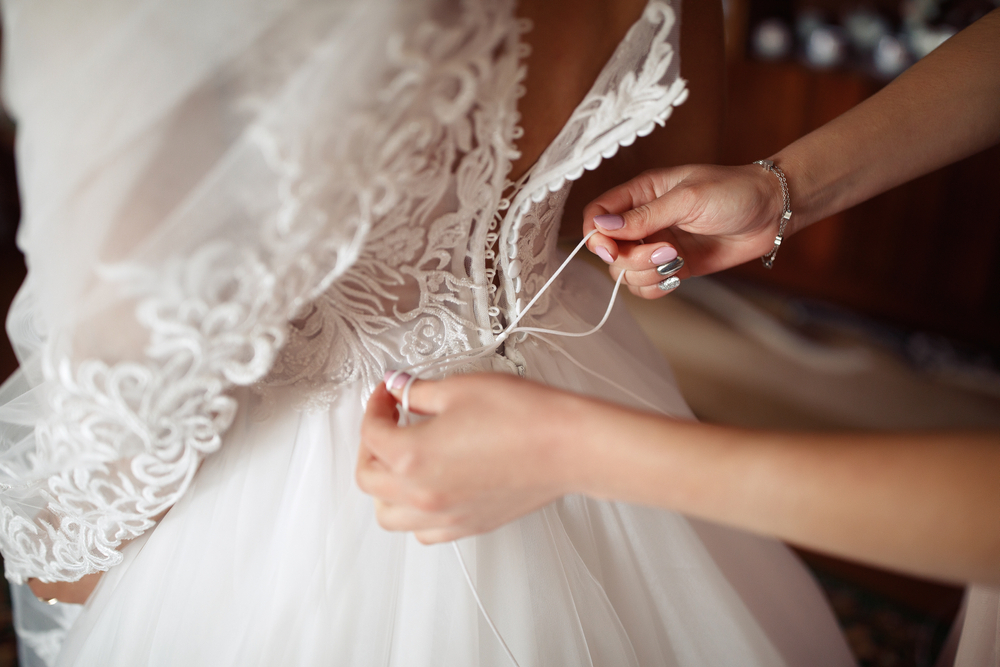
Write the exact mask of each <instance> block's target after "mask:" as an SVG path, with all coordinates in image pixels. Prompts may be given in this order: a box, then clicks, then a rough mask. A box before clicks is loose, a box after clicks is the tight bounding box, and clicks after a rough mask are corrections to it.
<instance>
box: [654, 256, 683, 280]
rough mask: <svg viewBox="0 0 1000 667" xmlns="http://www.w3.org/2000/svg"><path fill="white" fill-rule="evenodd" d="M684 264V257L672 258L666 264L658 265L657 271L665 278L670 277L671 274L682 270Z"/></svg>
mask: <svg viewBox="0 0 1000 667" xmlns="http://www.w3.org/2000/svg"><path fill="white" fill-rule="evenodd" d="M682 266H684V258H683V257H677V258H675V259H672V260H670V261H669V262H667V263H666V264H660V265H659V266H658V267H656V272H657V273H659V274H660V275H661V276H663V277H665V278H669V277H670V276H672V275H674V274H675V273H677V272H678V271H680V270H681V267H682Z"/></svg>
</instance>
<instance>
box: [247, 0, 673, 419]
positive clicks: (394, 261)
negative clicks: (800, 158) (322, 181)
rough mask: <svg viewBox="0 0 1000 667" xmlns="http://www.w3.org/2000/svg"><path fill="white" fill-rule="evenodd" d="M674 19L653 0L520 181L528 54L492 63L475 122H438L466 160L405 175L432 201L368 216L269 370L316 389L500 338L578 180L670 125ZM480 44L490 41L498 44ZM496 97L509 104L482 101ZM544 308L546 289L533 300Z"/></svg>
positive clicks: (273, 377)
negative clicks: (358, 244)
mask: <svg viewBox="0 0 1000 667" xmlns="http://www.w3.org/2000/svg"><path fill="white" fill-rule="evenodd" d="M676 28H677V24H676V20H675V15H674V13H673V10H672V9H671V8H670V6H669V4H667V3H663V2H651V3H649V5H648V6H647V8H646V10H645V12H644V13H643V16H642V18H641V19H640V20H639V21H638V22H637V23H636V24H635V25H634V26H633V27H632V29H631V31H630V32H629V33H628V36H627V37H626V38H625V40H624V41H623V42H622V44H621V45H620V46H619V48H618V49H617V50H616V52H615V54H614V56H613V58H612V60H611V61H610V62H609V63H608V64H607V66H606V67H605V68H604V70H603V72H602V74H601V75H600V77H599V78H598V80H597V81H596V82H595V83H594V85H593V87H592V89H591V91H590V92H589V94H588V95H587V96H586V98H585V99H584V100H583V101H582V102H581V103H580V105H579V106H578V107H577V109H576V111H575V112H574V113H573V115H572V117H571V118H570V120H569V121H568V122H567V124H566V126H565V127H564V129H563V130H562V131H561V132H560V134H559V135H558V137H557V138H556V139H555V140H554V142H553V143H552V144H551V145H550V146H549V148H548V149H547V150H546V151H545V152H544V153H543V155H542V156H541V157H540V159H539V160H538V162H537V163H536V164H535V165H534V167H533V168H532V169H531V170H530V171H529V173H528V174H526V176H525V177H524V178H523V179H521V182H520V183H517V184H514V183H511V182H510V181H509V180H506V175H507V173H508V172H509V171H510V160H511V159H512V158H514V157H516V156H517V153H516V151H515V150H514V147H513V141H514V140H516V139H517V138H519V136H520V129H519V128H518V127H517V126H516V125H515V119H516V118H517V114H516V108H515V103H516V99H517V98H518V97H519V96H520V95H519V90H518V89H519V82H520V81H521V80H522V79H523V76H524V69H523V66H520V65H518V64H517V63H516V61H513V60H510V61H508V62H506V63H503V64H498V66H497V67H496V70H495V72H494V76H493V77H490V78H489V79H487V80H480V81H479V82H477V84H476V86H475V91H474V92H473V91H471V90H470V91H469V93H468V95H467V96H466V97H465V99H464V101H463V104H464V105H465V106H464V107H463V108H458V107H457V106H456V107H455V108H454V109H453V111H454V112H455V113H456V115H458V116H459V117H461V118H467V119H469V123H468V124H466V123H461V124H458V125H457V126H454V127H448V126H447V125H444V124H442V126H441V127H439V128H435V131H436V132H438V133H439V134H438V135H437V136H439V150H440V151H441V152H442V153H443V154H444V155H446V156H447V159H446V160H443V161H442V163H454V164H456V165H457V166H456V167H455V168H454V169H453V170H452V171H451V172H448V171H447V170H446V169H438V170H428V169H421V171H420V174H419V175H417V174H414V177H413V178H407V179H405V180H403V182H404V183H407V184H409V185H411V187H412V188H413V189H414V190H416V191H418V192H419V191H424V192H426V191H427V190H428V189H429V188H430V183H431V182H432V181H436V182H438V183H439V184H440V189H439V190H438V191H437V198H436V200H434V201H428V200H427V199H426V198H424V199H423V200H422V201H421V202H420V203H421V204H422V205H423V206H424V207H426V208H427V209H429V210H428V212H427V213H422V212H421V213H417V212H415V210H414V209H415V207H414V205H413V203H412V202H414V201H416V200H417V199H418V198H417V197H412V198H411V199H410V200H409V202H408V203H406V204H405V205H402V206H396V207H394V208H393V209H392V211H391V212H390V214H389V215H387V216H385V217H384V218H383V219H382V220H380V221H379V222H378V223H377V224H376V225H375V226H374V227H373V229H372V231H371V233H370V235H369V237H368V240H367V242H366V244H365V247H364V248H363V249H362V251H361V253H360V255H359V257H358V259H357V261H356V262H355V264H354V265H353V266H352V267H351V269H349V270H348V271H347V273H346V275H345V276H344V278H342V279H341V280H339V281H338V282H336V283H334V284H333V285H331V286H330V288H329V289H328V290H327V291H326V292H325V293H324V294H322V295H321V296H320V297H319V298H318V299H317V300H316V301H315V302H313V303H312V304H311V305H310V308H309V311H308V313H307V314H305V315H304V316H303V317H301V318H299V319H297V320H295V321H294V322H293V323H292V325H291V326H290V328H289V333H288V343H287V344H286V346H285V348H284V349H283V350H282V352H281V354H280V355H279V357H278V361H277V363H276V365H275V368H274V369H273V370H272V372H271V374H270V375H269V376H268V377H267V379H266V380H265V381H264V383H263V384H264V385H265V386H275V385H288V384H299V385H301V386H303V387H308V388H309V396H310V399H311V402H315V401H317V400H325V399H327V398H329V396H330V392H335V391H336V389H337V387H338V386H339V385H342V384H344V383H346V382H351V381H355V380H361V381H362V382H364V383H365V385H366V388H367V389H368V390H369V391H370V389H372V388H374V386H375V384H377V383H378V382H379V381H381V378H382V375H383V374H384V372H385V370H386V369H387V368H389V369H391V368H398V367H403V366H412V365H414V364H418V363H420V362H424V361H427V360H430V359H436V358H440V357H443V356H445V355H449V354H455V353H457V352H461V351H463V350H468V349H470V348H471V347H476V346H478V345H480V344H487V343H489V342H492V341H493V340H494V339H495V336H497V335H498V334H499V333H500V332H501V331H502V330H503V325H504V323H506V322H509V321H510V320H511V319H512V317H513V316H514V315H515V314H517V313H520V312H521V309H522V308H523V306H524V304H525V303H526V302H527V300H528V299H530V297H531V296H533V295H534V294H535V293H536V292H537V291H538V290H539V288H540V287H541V285H542V284H543V283H544V282H545V280H546V279H547V278H548V277H549V275H550V273H551V270H552V268H553V267H552V259H553V258H554V253H555V244H556V236H557V233H558V228H559V223H560V221H561V219H562V211H563V207H564V205H565V202H566V198H567V195H568V194H569V187H570V183H571V182H572V181H574V180H576V179H577V178H579V177H580V176H581V175H582V174H583V172H584V170H591V169H595V168H596V167H597V166H598V165H599V164H600V162H601V160H602V159H604V158H608V157H611V156H613V155H614V154H615V153H616V152H617V151H618V149H619V147H620V146H628V145H631V144H632V143H633V142H634V141H635V140H636V138H637V137H641V136H645V135H646V134H649V133H650V132H651V131H652V130H653V128H654V127H655V126H656V125H657V124H661V125H662V124H663V122H664V121H665V120H666V119H667V118H668V117H669V115H670V113H671V110H672V108H673V106H675V105H678V104H681V103H682V102H683V101H684V100H685V99H686V97H687V89H686V88H685V87H684V81H683V80H682V79H680V78H679V76H678V71H679V70H678V63H677V59H676V55H675V53H674V50H673V46H672V42H676V35H673V40H671V36H672V33H673V32H674V31H675V30H676ZM525 29H526V26H524V25H523V24H520V25H519V27H518V28H517V29H516V30H515V31H513V32H512V33H511V34H508V35H507V36H506V38H505V41H503V43H502V47H503V48H504V49H507V50H509V51H510V52H512V53H513V52H516V53H518V54H519V55H520V56H523V55H524V49H525V45H523V44H521V43H519V42H518V41H517V40H516V37H517V35H518V34H519V33H520V32H522V31H523V30H525ZM494 38H495V39H498V36H494ZM481 44H482V45H483V46H485V47H486V50H487V51H495V50H496V49H497V47H498V46H500V43H499V42H497V43H494V44H489V43H488V42H486V41H483V42H481ZM456 55H457V57H458V59H461V58H462V57H466V56H467V55H468V54H456ZM488 108H495V109H498V110H499V111H500V113H499V114H479V113H477V110H480V109H488ZM392 177H393V178H395V175H393V176H392ZM387 178H389V176H387ZM504 195H506V196H504ZM404 196H405V195H404ZM451 202H457V206H456V205H455V204H454V203H451ZM449 203H451V205H449ZM375 295H377V296H375ZM545 309H546V302H545V301H542V302H541V303H539V304H538V305H537V306H536V309H535V314H536V315H537V314H543V313H544V311H545ZM320 340H321V341H322V343H321V344H319V343H318V342H319V341H320ZM515 347H516V346H515V345H513V344H507V345H506V346H505V347H504V350H505V352H504V354H503V355H502V358H501V359H494V360H493V366H494V368H496V369H507V370H512V371H516V370H517V369H518V364H517V363H516V362H517V359H518V358H519V357H518V356H517V355H516V353H514V352H513V350H514V348H515ZM511 361H514V362H515V363H513V364H512V363H510V362H511Z"/></svg>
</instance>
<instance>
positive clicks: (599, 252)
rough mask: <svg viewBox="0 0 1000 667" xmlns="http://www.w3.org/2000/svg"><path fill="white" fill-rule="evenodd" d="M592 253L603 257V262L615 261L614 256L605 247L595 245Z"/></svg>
mask: <svg viewBox="0 0 1000 667" xmlns="http://www.w3.org/2000/svg"><path fill="white" fill-rule="evenodd" d="M594 254H595V255H597V256H598V257H600V258H601V259H603V260H604V263H605V264H611V263H612V262H614V261H615V258H614V257H612V256H611V253H610V252H608V249H607V248H603V247H601V246H597V248H596V249H595V250H594Z"/></svg>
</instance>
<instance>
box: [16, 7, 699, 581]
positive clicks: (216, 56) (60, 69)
mask: <svg viewBox="0 0 1000 667" xmlns="http://www.w3.org/2000/svg"><path fill="white" fill-rule="evenodd" d="M178 4H182V5H184V6H185V8H186V10H185V11H178V8H177V5H178ZM168 5H171V6H170V7H169V8H168ZM247 5H253V6H249V7H248V6H247ZM331 5H333V6H331ZM168 9H169V11H168ZM4 11H5V16H4V20H5V47H6V53H5V66H6V68H7V70H6V73H5V76H6V88H7V89H6V95H7V99H8V102H9V104H10V106H11V108H12V110H13V112H14V113H15V115H17V116H18V118H19V119H20V120H19V126H18V132H19V138H18V142H19V144H18V158H19V164H20V166H21V169H22V172H21V179H22V191H23V195H24V201H25V219H24V222H23V228H22V232H21V236H20V238H19V242H20V243H21V245H22V247H23V248H24V250H25V252H26V254H27V257H28V260H29V265H30V267H31V275H30V276H29V279H28V281H27V282H26V284H25V286H24V287H23V288H22V291H21V293H20V294H19V296H18V299H17V301H16V303H15V305H14V306H13V307H12V310H11V315H10V317H9V320H8V329H9V332H10V337H11V339H12V341H14V343H15V346H16V348H17V352H18V355H19V358H20V360H21V362H22V368H21V370H20V371H19V372H18V373H17V374H15V376H14V377H12V378H11V379H10V380H9V381H8V382H7V383H6V384H5V385H4V387H3V389H2V390H0V402H2V406H0V437H2V446H3V450H2V453H0V484H2V486H0V549H2V551H3V556H4V560H5V564H6V575H7V577H8V578H9V579H11V580H12V581H15V582H21V581H23V580H24V579H25V578H27V577H39V578H41V579H43V580H75V579H78V578H79V577H81V576H83V575H85V574H88V573H91V572H95V571H100V570H106V569H108V568H110V567H111V566H113V565H115V564H116V563H118V562H119V561H120V559H121V556H120V554H119V552H118V548H119V547H120V546H121V545H122V543H123V542H125V541H127V540H130V539H133V538H135V537H137V536H138V535H141V534H142V533H143V532H144V531H146V530H148V529H149V528H151V527H152V526H153V525H154V520H155V518H156V517H157V515H159V514H161V513H162V512H164V511H165V510H167V509H169V508H170V506H171V505H172V504H173V503H174V502H176V501H177V499H178V498H180V497H181V495H183V494H184V492H185V490H186V489H187V487H188V485H189V483H190V481H191V479H192V477H193V476H194V475H195V473H196V472H197V470H198V466H199V463H200V462H201V460H202V459H203V458H204V457H205V456H207V455H210V454H211V453H212V452H214V451H216V450H217V449H218V448H219V447H220V446H223V438H224V433H225V431H226V429H227V428H228V427H229V425H230V424H231V422H232V421H233V419H234V416H235V414H236V412H237V410H238V407H239V406H238V405H237V403H236V400H235V399H234V397H233V393H232V390H233V389H234V388H235V387H237V386H254V387H255V389H256V391H257V392H258V393H260V394H263V395H264V396H265V397H266V395H267V394H268V393H269V392H273V391H276V390H277V389H278V388H281V390H282V391H285V390H288V388H293V389H294V390H295V391H297V392H299V393H300V395H301V398H302V400H301V403H302V404H303V405H304V406H306V407H316V406H321V405H323V404H324V403H325V402H326V401H329V400H330V399H331V398H332V397H333V396H335V395H336V392H337V391H338V388H340V387H342V386H344V385H346V384H348V383H356V382H360V383H363V386H365V387H366V388H367V389H371V388H373V387H374V386H375V385H376V383H377V382H378V381H379V380H380V379H381V377H382V374H383V372H384V370H385V369H386V368H392V367H400V366H404V365H409V364H414V363H417V362H420V361H423V360H427V359H433V358H437V357H440V356H443V355H447V354H451V353H454V352H458V351H461V350H465V349H470V348H472V347H478V346H479V345H481V344H484V343H486V342H489V341H490V340H492V339H493V337H494V336H495V335H496V334H497V333H498V332H499V331H500V330H501V328H502V326H503V323H504V322H505V321H509V319H510V318H511V317H512V315H513V314H514V313H517V312H519V310H520V309H521V308H522V307H523V304H524V302H525V301H526V300H527V299H528V298H530V296H531V295H532V294H534V292H535V291H537V289H538V287H539V286H540V285H541V284H542V283H543V282H544V280H545V279H546V278H547V277H548V274H547V273H546V272H547V271H548V270H550V267H551V259H552V257H553V254H554V252H555V237H556V233H557V229H558V221H559V219H560V217H561V214H562V207H563V204H564V202H565V198H566V194H567V192H568V189H569V182H570V181H572V180H574V179H576V178H578V177H579V176H580V175H581V174H582V173H583V172H584V170H586V169H593V168H595V167H597V165H598V164H599V163H600V161H601V160H602V159H603V158H606V157H609V156H611V155H613V154H614V153H615V152H616V151H617V150H618V148H619V146H624V145H629V144H630V143H632V142H633V141H634V140H635V138H636V137H637V136H643V135H645V134H647V133H649V132H650V131H652V129H653V128H654V126H655V125H656V124H657V123H662V122H663V121H664V120H666V118H667V117H668V116H669V114H670V112H671V109H672V107H673V106H674V105H677V104H680V103H681V102H683V100H684V98H685V97H686V94H687V93H686V89H685V87H684V82H683V80H681V79H680V78H679V71H678V62H677V58H676V54H675V50H674V49H675V45H676V44H677V23H676V18H675V14H674V11H673V10H672V8H671V6H670V4H669V3H667V2H663V1H660V0H653V1H651V2H650V3H649V4H648V6H647V8H646V10H645V12H644V14H643V17H642V19H641V20H640V21H638V22H637V23H636V24H635V25H634V26H633V28H632V29H631V31H630V32H629V34H628V37H627V38H626V39H625V40H624V42H623V43H622V44H621V45H620V47H619V48H618V50H617V51H616V53H615V55H614V57H613V60H612V62H611V63H610V64H609V66H608V67H606V68H605V70H604V73H603V74H602V75H601V77H600V78H599V79H598V80H597V81H596V83H595V84H594V86H593V89H592V90H591V92H590V93H589V94H588V95H587V97H586V98H585V100H584V101H583V102H582V103H581V105H580V106H579V107H578V108H577V110H576V112H575V113H574V114H573V116H572V118H571V120H570V122H569V123H568V124H567V126H566V127H565V129H564V130H563V131H562V132H561V133H560V134H559V136H558V137H557V139H556V140H555V141H554V142H553V144H552V145H551V146H550V147H549V148H548V150H547V151H546V152H545V153H544V154H543V155H542V157H541V158H540V159H539V161H538V163H537V164H536V165H535V166H534V167H533V168H532V170H531V171H530V173H529V174H528V175H527V177H526V178H525V179H524V180H523V181H522V182H521V183H519V184H517V185H516V186H515V185H514V184H512V183H510V182H509V180H508V173H509V171H510V165H511V160H512V159H513V158H515V157H516V156H517V152H516V149H515V142H516V139H517V138H518V137H519V129H518V127H517V119H518V116H517V111H516V105H517V99H518V97H519V95H520V85H521V84H520V82H521V80H522V78H523V75H524V69H523V65H522V64H521V61H520V59H521V57H522V56H523V55H524V50H525V46H524V45H523V44H522V43H521V41H520V36H521V34H522V33H523V32H524V31H525V30H526V29H527V26H525V25H524V23H523V22H521V21H519V20H518V19H517V18H516V16H515V15H514V6H513V2H512V1H501V0H498V1H495V2H477V1H473V0H467V1H464V2H461V3H452V2H436V1H428V2H415V1H414V2H410V1H407V2H394V1H390V0H379V1H374V0H363V1H362V0H358V1H356V2H344V3H325V2H292V1H288V2H283V3H260V6H256V5H254V4H253V3H237V2H235V0H212V1H210V2H205V1H204V0H198V1H195V0H186V1H185V0H175V1H173V2H171V3H166V2H151V3H142V4H140V5H138V6H136V5H135V3H125V2H120V1H118V0H108V1H107V2H104V3H102V4H101V5H100V6H99V7H97V8H88V9H87V10H86V11H85V10H84V8H81V7H76V6H75V5H73V3H69V2H65V1H59V2H56V1H54V0H46V1H43V0H33V1H32V2H27V1H23V0H9V1H8V2H6V3H5V6H4ZM54 15H58V16H59V17H60V18H59V19H58V21H59V22H60V25H62V28H61V29H57V30H53V28H52V26H51V25H46V26H45V29H44V30H43V29H41V28H40V27H39V26H40V25H41V24H42V23H44V22H46V21H48V22H51V21H53V20H55V19H53V18H52V16H54ZM177 16H183V19H184V20H183V21H180V19H178V18H176V17H177ZM7 35H10V37H9V38H7ZM81 82H87V83H86V84H84V83H81ZM84 86H86V87H84ZM536 309H537V310H533V311H532V314H531V317H532V318H534V319H539V320H543V319H544V313H545V299H543V300H542V301H541V302H540V303H539V304H538V305H537V306H536ZM520 363H523V362H522V360H521V359H520V357H519V355H518V353H517V344H516V342H514V341H508V342H507V343H506V344H505V346H504V348H503V356H498V357H497V358H496V359H495V360H494V367H496V368H498V369H506V370H508V371H511V372H516V371H517V368H518V365H519V364H520Z"/></svg>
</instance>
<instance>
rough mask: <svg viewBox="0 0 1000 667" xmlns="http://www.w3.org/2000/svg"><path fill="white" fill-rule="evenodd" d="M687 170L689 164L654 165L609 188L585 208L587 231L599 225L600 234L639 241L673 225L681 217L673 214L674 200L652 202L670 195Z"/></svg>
mask: <svg viewBox="0 0 1000 667" xmlns="http://www.w3.org/2000/svg"><path fill="white" fill-rule="evenodd" d="M688 170H689V168H688V167H678V168H673V169H655V170H652V171H647V172H644V173H642V174H639V175H638V176H636V177H635V178H633V179H632V180H630V181H627V182H625V183H622V184H621V185H619V186H617V187H615V188H612V189H611V190H608V191H607V192H605V193H604V194H603V195H601V196H600V197H598V198H597V199H595V200H594V201H593V202H591V203H590V204H588V205H587V207H586V208H585V209H584V210H583V217H584V223H583V232H584V234H587V233H589V232H590V231H591V230H592V229H595V228H597V229H599V230H600V231H601V235H605V236H609V237H612V238H615V239H622V240H628V241H638V240H639V239H643V238H646V237H647V236H649V235H650V234H652V233H654V232H656V231H659V230H661V229H664V228H666V227H670V226H672V225H673V224H675V223H676V222H677V221H678V220H679V219H680V217H679V215H676V214H672V211H671V207H670V206H669V204H670V203H671V202H670V201H668V202H667V204H668V205H667V206H663V205H657V206H653V205H654V203H656V202H657V201H658V200H660V199H662V198H664V197H666V196H667V195H669V194H670V193H671V191H672V190H673V189H674V188H675V186H676V185H677V184H678V183H680V182H681V180H682V179H683V178H684V176H685V175H686V174H687V173H688ZM594 238H596V236H595V237H594Z"/></svg>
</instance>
